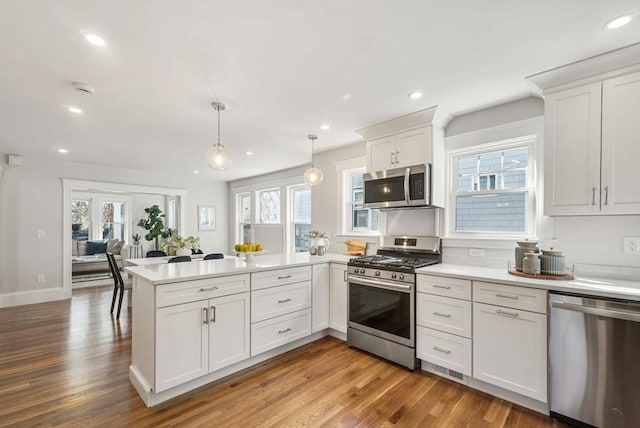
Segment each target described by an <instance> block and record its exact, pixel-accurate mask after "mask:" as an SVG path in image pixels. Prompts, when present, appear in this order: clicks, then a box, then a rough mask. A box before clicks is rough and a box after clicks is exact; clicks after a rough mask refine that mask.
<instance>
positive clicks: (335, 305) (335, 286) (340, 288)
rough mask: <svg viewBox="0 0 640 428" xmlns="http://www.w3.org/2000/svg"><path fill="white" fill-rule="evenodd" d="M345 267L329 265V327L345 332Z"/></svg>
mask: <svg viewBox="0 0 640 428" xmlns="http://www.w3.org/2000/svg"><path fill="white" fill-rule="evenodd" d="M347 285H348V284H347V266H346V265H342V264H337V263H332V264H331V293H330V294H331V305H330V307H331V312H330V314H329V327H331V328H332V329H334V330H337V331H339V332H341V333H346V332H347Z"/></svg>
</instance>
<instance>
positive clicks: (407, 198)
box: [364, 164, 431, 208]
mask: <svg viewBox="0 0 640 428" xmlns="http://www.w3.org/2000/svg"><path fill="white" fill-rule="evenodd" d="M430 204H431V164H422V165H415V166H410V167H406V168H395V169H388V170H384V171H376V172H369V173H366V174H365V175H364V207H365V208H402V207H418V206H428V205H430Z"/></svg>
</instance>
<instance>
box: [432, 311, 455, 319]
mask: <svg viewBox="0 0 640 428" xmlns="http://www.w3.org/2000/svg"><path fill="white" fill-rule="evenodd" d="M433 315H435V316H438V317H443V318H451V314H443V313H442V312H434V313H433Z"/></svg>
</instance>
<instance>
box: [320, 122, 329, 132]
mask: <svg viewBox="0 0 640 428" xmlns="http://www.w3.org/2000/svg"><path fill="white" fill-rule="evenodd" d="M320 129H322V130H323V131H328V130H330V129H331V127H330V126H329V125H327V124H326V123H324V124H322V125H320Z"/></svg>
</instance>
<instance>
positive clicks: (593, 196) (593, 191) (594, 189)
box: [591, 187, 596, 205]
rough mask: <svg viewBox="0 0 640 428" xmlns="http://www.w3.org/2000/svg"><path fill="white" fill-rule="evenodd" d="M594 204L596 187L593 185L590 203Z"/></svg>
mask: <svg viewBox="0 0 640 428" xmlns="http://www.w3.org/2000/svg"><path fill="white" fill-rule="evenodd" d="M595 204H596V188H595V187H593V188H592V189H591V205H595Z"/></svg>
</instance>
